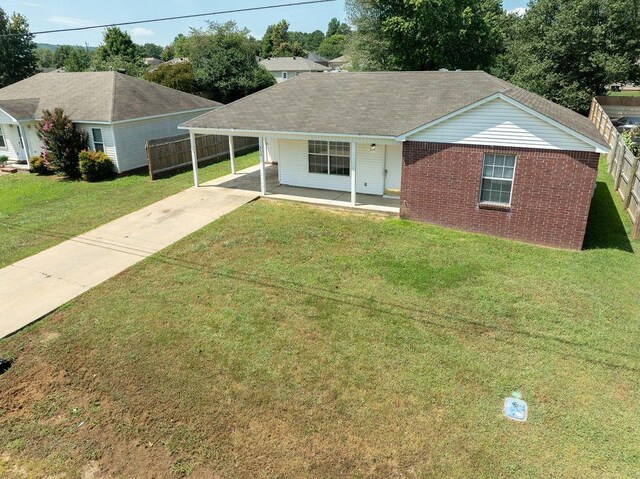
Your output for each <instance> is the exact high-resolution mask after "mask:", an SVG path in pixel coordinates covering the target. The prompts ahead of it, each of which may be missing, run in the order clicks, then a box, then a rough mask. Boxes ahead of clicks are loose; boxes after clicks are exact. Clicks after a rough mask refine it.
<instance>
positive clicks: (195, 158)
mask: <svg viewBox="0 0 640 479" xmlns="http://www.w3.org/2000/svg"><path fill="white" fill-rule="evenodd" d="M189 138H190V139H191V164H192V165H193V184H194V186H195V187H196V188H197V187H198V186H200V181H199V180H198V150H197V149H196V134H195V133H194V132H192V131H189Z"/></svg>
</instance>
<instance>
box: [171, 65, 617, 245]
mask: <svg viewBox="0 0 640 479" xmlns="http://www.w3.org/2000/svg"><path fill="white" fill-rule="evenodd" d="M327 98H330V99H331V101H330V102H327ZM283 112H286V114H283ZM181 128H185V129H188V130H189V131H190V134H191V137H192V140H193V138H194V137H195V135H198V134H202V135H207V134H216V135H229V136H233V135H238V136H255V137H259V138H261V145H262V150H263V152H264V154H263V155H262V156H261V165H262V168H261V172H262V177H261V180H262V181H261V190H262V193H263V194H266V186H265V182H264V175H265V167H264V163H265V161H273V162H277V163H278V177H279V182H280V184H283V185H290V186H300V187H309V188H322V189H329V190H337V191H348V192H350V193H351V201H352V203H353V204H355V202H356V193H368V194H370V195H399V198H400V215H401V216H402V217H403V218H411V219H415V220H420V221H425V222H430V223H437V224H441V225H446V226H450V227H454V228H459V229H463V230H468V231H476V232H483V233H488V234H492V235H498V236H503V237H508V238H514V239H518V240H522V241H528V242H533V243H539V244H544V245H549V246H556V247H563V248H573V249H579V248H581V246H582V242H583V239H584V233H585V228H586V224H587V217H588V214H589V207H590V203H591V197H592V194H593V191H594V187H595V180H596V172H597V165H598V159H599V155H600V154H601V153H605V152H607V151H608V150H609V147H608V145H607V142H606V141H605V139H604V138H603V137H602V135H601V134H600V133H599V132H598V131H597V130H596V128H595V126H594V125H593V124H592V123H591V122H590V121H589V120H588V119H587V118H585V117H583V116H581V115H579V114H577V113H575V112H573V111H571V110H568V109H566V108H564V107H561V106H559V105H557V104H555V103H552V102H550V101H548V100H546V99H544V98H542V97H540V96H538V95H536V94H533V93H530V92H528V91H525V90H523V89H521V88H518V87H516V86H514V85H512V84H510V83H508V82H506V81H503V80H500V79H498V78H495V77H493V76H491V75H489V74H487V73H484V72H482V71H438V72H378V73H343V74H339V75H308V74H305V75H301V76H299V77H298V78H295V79H293V80H291V81H288V82H285V83H282V84H279V85H276V86H274V87H271V88H269V89H266V90H262V91H260V92H258V93H255V94H253V95H250V96H248V97H245V98H243V99H241V100H238V101H235V102H233V103H230V104H228V105H226V106H224V107H222V108H219V109H217V110H214V111H212V112H209V113H206V114H204V115H202V116H200V117H198V118H194V119H192V120H190V121H188V122H186V123H185V124H184V125H182V126H181Z"/></svg>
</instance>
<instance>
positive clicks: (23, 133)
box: [18, 122, 31, 167]
mask: <svg viewBox="0 0 640 479" xmlns="http://www.w3.org/2000/svg"><path fill="white" fill-rule="evenodd" d="M18 130H19V131H18V134H19V135H20V138H21V139H22V148H23V150H24V159H25V160H27V166H29V167H31V163H30V162H29V156H30V154H29V151H30V150H29V139H28V138H27V131H26V130H25V129H24V127H23V126H22V125H21V124H20V122H18Z"/></svg>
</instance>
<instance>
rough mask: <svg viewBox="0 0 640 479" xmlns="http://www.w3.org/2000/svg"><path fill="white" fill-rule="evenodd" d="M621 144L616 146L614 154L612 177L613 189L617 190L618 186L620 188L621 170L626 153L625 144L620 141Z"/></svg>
mask: <svg viewBox="0 0 640 479" xmlns="http://www.w3.org/2000/svg"><path fill="white" fill-rule="evenodd" d="M621 146H622V147H621V148H618V154H617V155H616V171H615V174H614V178H613V189H614V191H618V188H620V179H621V178H622V170H623V167H624V157H625V155H626V154H627V152H626V149H627V145H625V144H624V142H622V144H621Z"/></svg>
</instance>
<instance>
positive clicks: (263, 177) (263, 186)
mask: <svg viewBox="0 0 640 479" xmlns="http://www.w3.org/2000/svg"><path fill="white" fill-rule="evenodd" d="M258 143H259V145H258V147H259V149H260V194H261V195H262V196H265V195H266V194H267V174H266V171H265V164H264V163H265V156H266V154H267V152H266V151H265V143H266V142H265V139H264V138H260V139H259V140H258Z"/></svg>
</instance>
